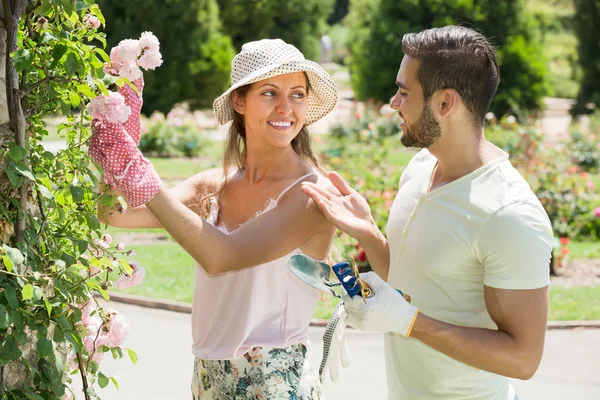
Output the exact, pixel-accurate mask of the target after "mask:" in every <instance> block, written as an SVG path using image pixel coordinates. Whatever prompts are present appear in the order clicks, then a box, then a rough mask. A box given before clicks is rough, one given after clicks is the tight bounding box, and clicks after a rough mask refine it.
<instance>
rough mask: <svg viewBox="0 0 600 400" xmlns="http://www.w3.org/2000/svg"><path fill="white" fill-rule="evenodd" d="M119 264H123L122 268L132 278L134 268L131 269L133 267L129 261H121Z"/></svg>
mask: <svg viewBox="0 0 600 400" xmlns="http://www.w3.org/2000/svg"><path fill="white" fill-rule="evenodd" d="M119 264H121V267H122V268H123V270H124V271H125V273H126V274H127V275H129V276H131V275H132V274H133V268H131V265H129V263H128V262H127V261H125V260H123V259H120V260H119Z"/></svg>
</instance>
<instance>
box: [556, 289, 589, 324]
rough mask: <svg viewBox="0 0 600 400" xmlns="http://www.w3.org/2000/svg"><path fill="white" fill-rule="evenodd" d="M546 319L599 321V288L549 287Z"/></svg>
mask: <svg viewBox="0 0 600 400" xmlns="http://www.w3.org/2000/svg"><path fill="white" fill-rule="evenodd" d="M548 319H549V320H551V321H566V320H600V286H574V287H570V288H565V287H560V286H551V287H550V316H549V318H548Z"/></svg>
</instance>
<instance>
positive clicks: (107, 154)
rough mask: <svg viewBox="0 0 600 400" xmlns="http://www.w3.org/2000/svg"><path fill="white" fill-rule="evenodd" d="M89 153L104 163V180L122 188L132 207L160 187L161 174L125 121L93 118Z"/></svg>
mask: <svg viewBox="0 0 600 400" xmlns="http://www.w3.org/2000/svg"><path fill="white" fill-rule="evenodd" d="M89 153H90V156H91V157H92V159H93V160H94V161H96V162H97V163H98V164H100V165H101V166H102V169H103V170H104V176H105V183H106V184H114V185H116V186H117V187H118V188H119V189H121V193H123V196H124V197H125V198H126V200H127V203H128V204H129V205H130V206H131V207H137V206H140V205H142V204H146V203H147V202H149V201H150V200H152V198H153V197H154V196H156V194H157V193H158V191H159V190H160V186H161V181H160V177H159V176H158V174H157V173H156V171H155V170H154V167H153V166H152V164H151V163H150V161H148V160H147V159H146V158H145V157H144V156H143V155H142V152H141V151H140V150H139V149H138V148H137V145H136V143H135V142H134V140H133V138H132V137H131V136H130V135H129V133H128V132H127V131H126V130H125V128H124V127H123V124H120V123H110V122H108V121H101V120H94V121H92V139H91V141H90V147H89ZM106 178H108V179H106Z"/></svg>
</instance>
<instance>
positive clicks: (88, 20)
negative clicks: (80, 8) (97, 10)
mask: <svg viewBox="0 0 600 400" xmlns="http://www.w3.org/2000/svg"><path fill="white" fill-rule="evenodd" d="M83 22H84V23H85V24H86V26H87V27H88V28H91V29H98V28H100V20H99V19H98V17H96V16H95V15H91V14H86V16H85V17H83Z"/></svg>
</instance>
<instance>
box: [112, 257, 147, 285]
mask: <svg viewBox="0 0 600 400" xmlns="http://www.w3.org/2000/svg"><path fill="white" fill-rule="evenodd" d="M129 266H130V267H131V268H132V269H133V273H132V274H131V275H127V274H123V275H121V276H120V277H119V279H117V282H116V286H117V289H127V288H130V287H134V286H138V285H140V284H141V283H142V282H143V281H144V278H145V277H146V270H145V269H144V268H142V267H140V265H139V263H138V262H137V261H131V262H130V263H129Z"/></svg>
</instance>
